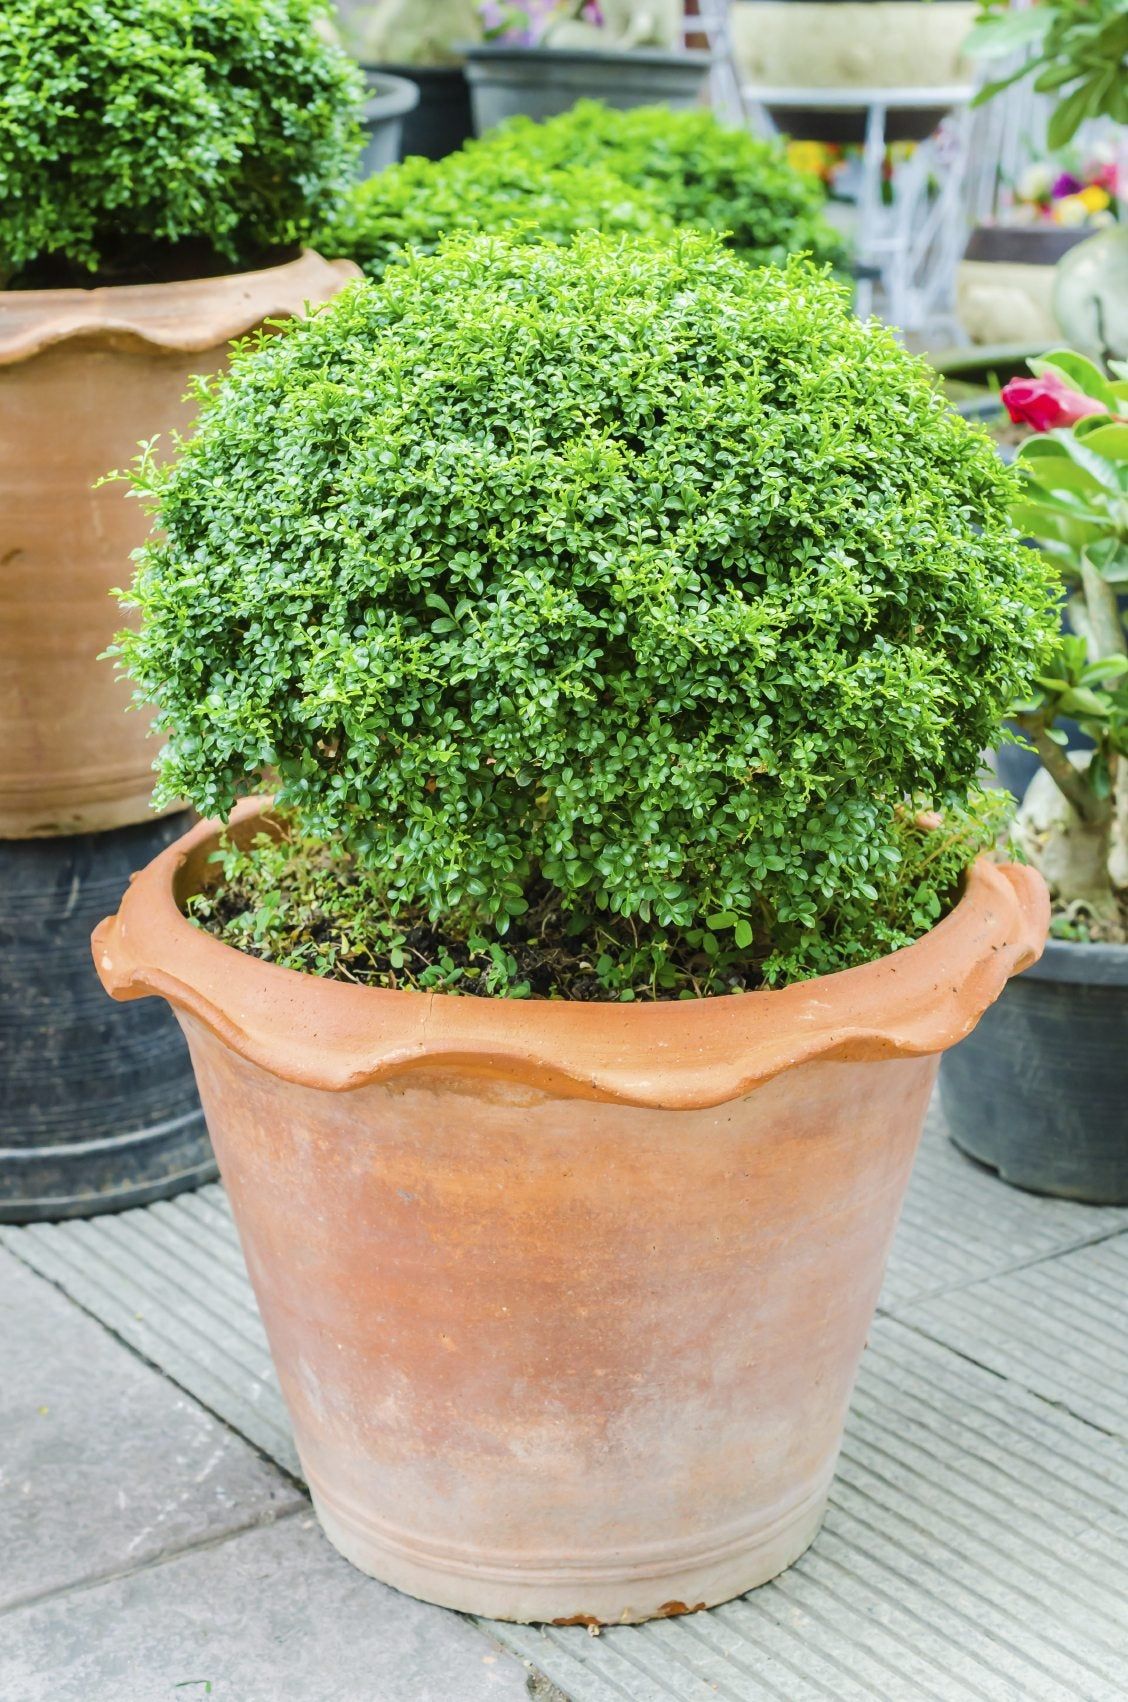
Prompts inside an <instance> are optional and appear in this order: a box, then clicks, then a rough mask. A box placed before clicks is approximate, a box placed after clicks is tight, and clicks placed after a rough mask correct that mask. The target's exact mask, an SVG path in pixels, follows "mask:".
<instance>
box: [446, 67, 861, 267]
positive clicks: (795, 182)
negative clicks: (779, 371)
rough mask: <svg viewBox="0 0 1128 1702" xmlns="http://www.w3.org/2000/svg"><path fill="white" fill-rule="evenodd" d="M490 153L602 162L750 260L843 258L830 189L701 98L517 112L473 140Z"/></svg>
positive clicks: (492, 156) (483, 154) (486, 157)
mask: <svg viewBox="0 0 1128 1702" xmlns="http://www.w3.org/2000/svg"><path fill="white" fill-rule="evenodd" d="M466 153H467V156H468V157H469V158H470V159H471V160H472V161H475V162H477V163H478V164H479V166H480V167H484V166H485V165H486V162H487V161H491V160H498V159H507V158H508V159H518V160H520V161H521V162H522V164H523V167H524V169H525V170H529V169H531V168H533V167H535V166H540V167H541V168H546V167H564V166H574V165H599V166H602V167H603V168H604V170H606V171H613V172H614V173H615V174H616V176H618V177H621V178H622V179H623V181H624V182H625V183H628V184H630V185H631V187H632V188H635V189H641V190H645V191H646V192H647V193H648V194H649V195H650V196H651V197H653V199H654V200H655V201H656V202H657V204H658V205H659V206H660V207H661V208H662V209H663V211H664V212H665V213H666V214H667V215H668V216H669V217H670V218H671V219H672V220H673V221H674V222H675V223H676V224H687V225H696V226H697V227H698V228H699V229H703V230H715V231H719V232H720V233H721V234H722V235H723V236H725V237H726V240H727V241H728V242H729V244H730V245H731V246H732V247H733V248H735V249H737V250H739V252H740V253H741V254H742V255H743V256H744V257H745V259H749V260H753V261H755V262H756V263H757V264H761V265H782V263H783V262H784V261H785V260H786V259H787V257H788V255H790V254H800V253H805V254H810V255H811V257H812V258H813V259H814V260H816V261H820V262H827V261H829V262H830V263H832V264H838V263H840V262H841V261H842V260H843V258H844V249H843V244H842V239H841V237H840V236H839V235H838V233H837V232H836V231H835V230H834V229H833V228H832V227H831V226H830V225H829V224H828V223H827V221H826V219H825V218H824V216H823V212H822V209H823V206H824V204H825V200H826V194H825V191H824V189H823V187H822V184H821V183H819V182H818V180H817V179H815V178H813V177H810V176H806V175H804V174H803V173H802V172H798V171H796V170H795V168H794V167H793V166H792V165H791V164H790V163H789V162H788V159H787V156H786V154H785V152H784V149H783V146H782V144H781V143H779V142H769V141H764V140H762V139H760V138H759V137H756V136H752V135H750V134H749V133H748V131H746V130H735V129H732V128H730V127H729V126H728V125H725V124H723V123H722V122H721V121H720V120H719V119H718V118H716V117H715V116H714V114H713V113H712V112H710V111H708V110H707V109H706V108H704V107H697V108H686V109H685V110H682V111H674V110H672V109H671V108H670V107H667V106H643V107H634V108H633V109H632V110H630V111H627V112H620V111H618V110H616V109H615V108H613V107H608V106H602V105H601V104H600V103H599V102H598V101H581V102H580V103H579V104H578V105H576V106H574V107H572V109H571V110H570V111H569V112H564V113H561V114H560V116H559V117H558V118H550V119H548V120H547V121H546V122H545V123H543V124H537V123H534V122H533V120H532V119H529V118H513V119H510V120H509V121H508V123H506V124H502V125H499V127H498V128H497V129H496V130H491V131H490V132H489V133H488V134H487V135H485V136H483V137H481V138H480V139H479V140H478V141H476V142H471V143H469V144H468V145H467V148H466Z"/></svg>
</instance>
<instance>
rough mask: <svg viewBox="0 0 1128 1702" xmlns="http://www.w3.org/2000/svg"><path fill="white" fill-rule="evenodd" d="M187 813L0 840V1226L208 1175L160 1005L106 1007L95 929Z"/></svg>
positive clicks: (173, 1033) (179, 1048) (137, 1196)
mask: <svg viewBox="0 0 1128 1702" xmlns="http://www.w3.org/2000/svg"><path fill="white" fill-rule="evenodd" d="M187 824H188V818H187V816H186V815H177V816H172V817H166V818H165V819H164V820H162V821H157V822H145V823H144V824H142V825H141V826H140V827H126V828H120V829H118V830H116V831H113V832H109V833H89V834H81V835H76V836H74V837H70V838H63V839H25V840H4V841H0V960H2V961H3V965H4V973H3V976H2V977H0V1222H2V1223H30V1222H33V1221H35V1220H38V1219H43V1218H63V1217H90V1216H93V1215H94V1214H95V1213H98V1212H107V1211H120V1210H121V1209H122V1208H123V1207H125V1206H134V1205H144V1204H145V1203H146V1202H147V1201H150V1200H156V1199H164V1198H166V1197H167V1196H168V1195H170V1194H176V1193H179V1192H180V1191H181V1190H182V1189H184V1188H195V1187H198V1186H199V1185H200V1184H201V1183H202V1182H208V1181H211V1180H212V1179H213V1178H214V1177H215V1175H216V1174H217V1172H216V1166H215V1160H214V1159H213V1157H212V1151H211V1145H210V1143H209V1141H208V1132H207V1126H206V1124H205V1122H204V1114H203V1112H202V1111H201V1109H200V1102H199V1099H198V1098H197V1096H196V1087H195V1082H194V1079H193V1075H192V1066H191V1063H190V1062H189V1058H188V1049H187V1047H186V1045H185V1043H184V1040H183V1037H182V1036H181V1033H180V1030H179V1028H178V1026H177V1024H176V1022H175V1020H174V1018H173V1016H172V1012H171V1011H170V1010H168V1008H167V1007H166V1006H165V1005H164V1004H163V1003H162V1002H161V1001H159V1000H156V999H143V1000H138V1001H137V1002H136V1003H133V1004H127V1005H115V1004H113V1003H112V1002H111V1001H110V1000H109V999H107V998H106V995H105V994H104V992H103V991H102V988H101V985H100V983H99V981H98V977H97V975H96V974H95V971H94V963H93V960H92V958H91V955H90V934H91V930H92V929H93V927H94V925H95V924H96V923H97V922H100V921H101V919H102V917H103V916H105V915H106V913H107V909H112V908H113V907H114V906H115V905H116V904H117V903H118V901H119V900H120V898H121V895H122V893H123V892H124V890H125V888H126V886H127V885H128V883H129V877H130V875H131V873H132V872H133V871H134V870H135V869H140V868H142V867H143V866H144V865H145V864H146V863H148V862H149V861H151V859H152V858H153V857H155V856H156V855H157V853H158V852H159V851H162V850H163V849H164V848H165V846H166V845H169V844H171V842H172V841H173V840H174V839H175V838H177V836H178V835H179V834H181V833H183V832H184V830H185V827H186V826H187Z"/></svg>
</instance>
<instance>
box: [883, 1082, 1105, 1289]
mask: <svg viewBox="0 0 1128 1702" xmlns="http://www.w3.org/2000/svg"><path fill="white" fill-rule="evenodd" d="M1120 1229H1128V1208H1126V1207H1121V1206H1085V1205H1079V1204H1078V1203H1077V1202H1076V1201H1075V1200H1051V1199H1036V1198H1035V1197H1034V1196H1033V1195H1031V1194H1024V1193H1023V1192H1022V1191H1021V1189H1018V1188H1010V1187H1007V1186H1006V1184H1004V1183H1001V1182H1000V1181H999V1179H998V1177H997V1176H994V1175H992V1173H991V1172H990V1171H989V1170H985V1169H984V1167H983V1166H982V1165H981V1164H976V1163H975V1162H974V1161H973V1160H972V1159H970V1158H966V1157H965V1156H964V1154H963V1153H962V1152H959V1151H958V1150H957V1148H956V1147H954V1146H953V1145H952V1143H951V1141H950V1140H949V1139H948V1132H947V1128H946V1127H945V1124H944V1118H943V1115H942V1113H941V1110H940V1101H939V1098H938V1097H934V1098H933V1101H932V1105H931V1107H930V1109H929V1114H928V1118H927V1121H926V1122H925V1127H924V1137H923V1139H922V1140H921V1144H920V1152H919V1153H918V1155H917V1161H916V1165H915V1166H914V1169H913V1177H912V1181H911V1182H910V1184H909V1192H908V1197H907V1199H906V1201H905V1209H904V1211H903V1213H902V1215H901V1224H900V1227H899V1229H898V1231H897V1238H896V1240H895V1241H894V1243H893V1252H892V1254H891V1256H890V1259H889V1267H888V1269H887V1271H886V1273H885V1286H884V1288H883V1289H882V1294H881V1307H882V1310H883V1311H886V1312H893V1313H895V1314H896V1313H900V1312H901V1311H902V1310H903V1309H904V1308H905V1307H906V1306H909V1305H911V1304H913V1303H914V1302H915V1301H917V1300H919V1299H921V1298H923V1297H924V1296H925V1295H930V1294H935V1293H938V1292H940V1291H943V1290H946V1289H949V1288H957V1287H965V1286H966V1285H967V1284H969V1283H973V1282H981V1281H982V1280H983V1279H984V1278H985V1277H990V1276H996V1275H998V1274H999V1273H1000V1272H1002V1271H1008V1270H1012V1269H1014V1268H1015V1267H1016V1266H1018V1265H1023V1264H1028V1263H1030V1262H1031V1261H1033V1260H1037V1259H1047V1258H1051V1257H1053V1256H1055V1255H1056V1254H1058V1253H1061V1252H1065V1251H1067V1250H1069V1249H1070V1248H1073V1247H1078V1246H1082V1245H1084V1244H1085V1243H1086V1242H1089V1241H1095V1240H1097V1239H1098V1238H1099V1237H1102V1236H1105V1235H1109V1234H1111V1233H1113V1232H1114V1231H1116V1230H1120Z"/></svg>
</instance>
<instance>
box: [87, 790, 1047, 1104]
mask: <svg viewBox="0 0 1128 1702" xmlns="http://www.w3.org/2000/svg"><path fill="white" fill-rule="evenodd" d="M268 805H269V800H266V799H248V800H245V801H244V802H243V803H242V804H240V805H239V806H238V808H237V809H236V810H235V811H234V812H233V815H232V821H233V823H236V824H239V825H240V826H241V828H242V831H243V832H244V833H247V832H249V831H250V829H251V828H252V827H253V826H255V825H256V824H261V822H262V820H263V818H264V817H265V816H266V813H267V810H268ZM220 831H221V828H220V825H219V824H218V823H216V822H201V823H199V824H198V825H197V826H196V827H194V828H193V829H192V830H191V831H190V832H188V833H187V834H185V835H184V837H183V838H181V839H179V840H177V841H176V842H175V843H174V844H173V845H171V846H170V847H169V848H168V850H167V851H165V852H163V853H162V854H161V855H160V856H159V857H157V858H155V859H154V860H153V862H151V863H150V864H149V865H148V867H147V868H145V869H143V870H142V871H141V872H140V873H139V874H137V875H134V877H133V879H132V882H131V885H130V888H129V890H128V892H127V893H126V895H125V897H124V899H123V900H122V904H121V908H120V909H119V911H118V913H117V915H116V916H112V917H108V918H107V919H106V920H105V921H104V922H102V923H101V924H100V925H99V927H98V928H97V929H96V930H95V932H94V938H93V950H94V960H95V963H96V965H97V969H98V973H99V975H100V976H101V979H102V983H103V985H104V986H105V988H106V990H107V991H108V992H109V993H111V994H112V995H113V997H114V998H116V999H134V998H144V997H146V996H147V995H149V994H157V995H159V996H161V997H163V998H165V999H167V1000H168V1001H169V1003H170V1004H172V1005H174V1006H175V1007H177V1009H178V1010H181V1011H184V1012H187V1013H189V1014H190V1015H191V1016H193V1017H195V1018H196V1019H197V1020H199V1021H200V1022H202V1023H204V1024H205V1025H206V1027H208V1028H209V1029H211V1030H212V1032H213V1033H214V1034H215V1035H216V1036H217V1037H218V1038H219V1039H220V1040H222V1041H223V1042H224V1043H225V1044H226V1045H227V1046H229V1047H230V1048H231V1049H232V1050H233V1051H235V1052H237V1053H239V1054H240V1056H242V1057H244V1058H246V1059H248V1060H249V1061H250V1062H252V1063H254V1064H257V1065H259V1066H260V1067H261V1068H263V1069H265V1070H268V1071H269V1072H270V1073H271V1074H272V1075H275V1076H277V1077H279V1078H281V1079H282V1080H284V1081H290V1082H294V1083H297V1084H300V1085H302V1086H305V1087H313V1088H319V1089H322V1090H325V1091H328V1092H342V1091H345V1090H348V1089H352V1088H358V1087H363V1086H366V1085H367V1084H369V1083H371V1082H378V1081H391V1080H394V1079H395V1078H397V1077H402V1076H404V1075H407V1074H409V1073H414V1072H418V1071H443V1072H451V1071H454V1072H457V1073H458V1074H461V1075H473V1076H476V1077H493V1078H495V1079H497V1080H499V1081H503V1082H507V1083H510V1084H519V1085H523V1086H525V1087H528V1088H531V1089H535V1090H539V1091H542V1092H545V1093H548V1094H552V1095H554V1096H558V1097H564V1098H582V1099H588V1100H596V1101H604V1102H610V1103H618V1104H625V1105H640V1106H649V1107H652V1108H666V1109H671V1110H673V1109H695V1108H704V1107H707V1106H714V1105H721V1104H725V1103H727V1102H728V1101H730V1100H733V1099H737V1098H740V1097H742V1096H743V1095H744V1094H746V1093H748V1092H750V1091H751V1090H752V1089H753V1088H755V1087H756V1086H758V1085H759V1084H760V1083H762V1082H766V1081H769V1080H771V1078H772V1077H773V1076H777V1075H779V1074H781V1073H782V1072H783V1071H784V1070H787V1069H791V1068H794V1067H795V1066H796V1065H799V1064H803V1063H808V1062H811V1061H813V1060H815V1059H824V1060H828V1061H842V1062H846V1061H850V1062H854V1061H859V1062H860V1061H867V1060H872V1061H878V1060H881V1059H887V1058H906V1057H920V1056H922V1055H925V1054H933V1053H937V1052H942V1051H944V1050H946V1049H947V1048H948V1047H949V1046H952V1045H954V1044H955V1043H956V1041H958V1040H961V1039H962V1038H963V1037H964V1035H966V1034H967V1033H969V1032H970V1030H971V1029H972V1028H973V1027H974V1026H975V1024H976V1022H977V1021H978V1020H979V1018H980V1016H981V1015H982V1014H983V1012H984V1010H985V1009H986V1008H987V1006H988V1005H990V1004H992V1003H993V1002H994V1000H995V999H997V998H998V996H999V994H1000V993H1001V992H1002V990H1003V987H1004V985H1005V984H1006V982H1007V980H1008V979H1009V977H1010V976H1011V975H1015V974H1018V973H1019V972H1020V971H1021V970H1023V969H1026V968H1028V967H1029V965H1030V964H1032V963H1034V962H1035V961H1036V960H1037V958H1038V957H1039V956H1040V954H1041V952H1042V948H1043V945H1044V943H1045V938H1046V933H1047V929H1048V926H1049V899H1048V896H1047V893H1046V888H1045V883H1044V882H1043V881H1042V879H1041V877H1040V876H1039V875H1038V874H1037V873H1036V872H1035V871H1034V870H1033V869H1030V868H1026V867H1023V866H1020V865H1016V864H1008V863H1003V864H996V863H992V862H989V861H988V860H987V859H986V858H980V859H979V860H978V861H977V862H975V863H974V864H973V865H972V867H971V868H970V869H969V870H968V875H967V880H966V883H965V889H964V893H963V896H962V897H961V899H960V901H959V903H958V904H957V905H956V907H955V909H954V910H952V911H951V912H950V913H949V915H947V916H946V917H945V918H944V919H943V921H941V922H939V923H938V924H937V926H936V927H935V928H933V929H932V930H931V932H930V933H928V934H926V935H925V936H924V938H923V939H920V940H917V941H916V942H915V943H914V944H913V945H911V946H906V947H905V948H904V949H903V950H901V951H898V952H893V953H891V954H890V955H889V956H887V957H884V958H881V959H879V960H877V961H876V962H874V963H868V964H863V965H861V966H860V967H858V968H855V969H846V970H841V971H839V972H838V973H837V974H834V975H828V976H822V977H820V978H818V979H816V980H813V981H806V982H798V983H796V984H794V985H792V986H790V987H784V988H781V989H778V990H772V991H767V992H759V993H743V994H740V995H735V994H730V995H725V996H720V995H718V996H716V997H712V998H703V999H700V1000H694V1001H687V1000H671V1001H663V1002H656V1003H646V1004H643V1003H638V1004H634V1003H628V1004H620V1003H618V1002H614V1003H612V1002H607V1003H591V1004H588V1003H580V1002H578V1001H565V1000H549V999H527V1000H507V999H488V998H481V997H475V996H474V995H457V994H450V993H422V992H415V991H409V990H404V991H396V990H393V989H391V988H379V987H358V986H356V985H354V984H352V983H349V982H344V981H334V980H329V979H325V978H323V977H320V976H316V975H309V974H305V973H302V972H300V971H298V970H292V969H283V968H280V967H279V966H278V965H276V964H268V963H263V962H261V961H260V960H259V959H258V958H254V957H250V956H248V955H247V954H246V953H244V952H240V951H238V950H236V949H235V948H234V947H232V946H228V945H225V944H223V943H222V942H221V941H219V940H217V939H215V938H214V937H213V936H211V935H210V934H207V933H205V932H203V930H201V929H199V928H196V927H194V926H193V924H192V923H191V922H189V921H188V919H187V918H186V917H185V916H184V914H183V913H182V911H181V909H180V904H181V903H182V902H183V900H184V898H185V897H186V896H187V894H188V892H190V891H191V890H193V889H195V890H198V889H199V887H200V885H201V884H202V881H201V876H202V873H203V871H204V869H205V868H206V866H207V858H208V854H209V852H210V851H211V850H212V849H213V848H214V844H215V841H216V838H217V836H218V834H219V832H220Z"/></svg>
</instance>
